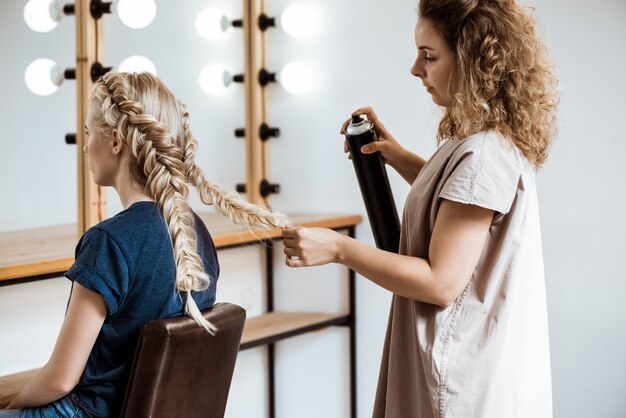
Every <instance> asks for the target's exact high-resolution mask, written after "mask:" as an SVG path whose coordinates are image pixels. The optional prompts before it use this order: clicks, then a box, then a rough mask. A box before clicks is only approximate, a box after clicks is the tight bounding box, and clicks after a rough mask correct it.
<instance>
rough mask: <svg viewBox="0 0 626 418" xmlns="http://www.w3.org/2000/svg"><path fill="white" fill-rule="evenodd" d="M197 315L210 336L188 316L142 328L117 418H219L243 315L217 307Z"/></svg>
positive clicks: (234, 307) (228, 306)
mask: <svg viewBox="0 0 626 418" xmlns="http://www.w3.org/2000/svg"><path fill="white" fill-rule="evenodd" d="M202 314H203V315H204V317H205V318H206V319H207V320H209V321H210V322H211V323H213V324H215V325H216V326H217V328H218V331H217V333H216V335H215V336H212V335H210V334H209V333H208V332H206V331H205V330H204V328H202V327H200V326H198V324H196V322H195V321H194V320H193V319H191V318H189V317H187V316H183V317H178V318H170V319H162V320H157V321H150V322H148V323H147V324H146V325H145V327H144V328H143V330H142V331H141V334H140V336H139V341H138V343H137V349H136V352H135V359H134V362H133V366H132V368H131V372H130V378H129V382H128V387H127V389H126V397H125V399H124V405H123V407H122V413H121V415H120V416H121V417H122V418H143V417H152V418H161V417H162V418H200V417H201V418H218V417H219V418H223V416H224V411H225V409H226V401H227V399H228V391H229V389H230V383H231V380H232V376H233V371H234V367H235V361H236V359H237V353H238V351H239V342H240V340H241V334H242V332H243V325H244V322H245V318H246V312H245V310H244V309H243V308H241V307H239V306H237V305H233V304H229V303H219V304H216V305H214V306H213V308H211V309H207V310H205V311H202Z"/></svg>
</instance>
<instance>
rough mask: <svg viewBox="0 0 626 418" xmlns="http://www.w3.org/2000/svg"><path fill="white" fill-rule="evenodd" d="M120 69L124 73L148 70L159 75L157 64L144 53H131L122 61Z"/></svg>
mask: <svg viewBox="0 0 626 418" xmlns="http://www.w3.org/2000/svg"><path fill="white" fill-rule="evenodd" d="M119 70H120V71H121V72H123V73H141V72H144V71H146V72H148V73H152V74H154V75H157V70H156V66H155V65H154V63H153V62H152V61H150V60H149V59H148V58H146V57H144V56H143V55H131V56H130V57H128V58H126V59H125V60H124V61H122V62H121V64H120V66H119Z"/></svg>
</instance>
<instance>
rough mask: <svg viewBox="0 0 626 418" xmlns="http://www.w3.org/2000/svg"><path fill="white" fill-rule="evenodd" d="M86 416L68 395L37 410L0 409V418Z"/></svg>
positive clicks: (69, 417) (67, 417)
mask: <svg viewBox="0 0 626 418" xmlns="http://www.w3.org/2000/svg"><path fill="white" fill-rule="evenodd" d="M87 417H89V414H87V413H86V412H85V411H84V410H83V409H82V408H81V407H80V406H79V405H78V404H77V403H76V402H74V401H73V400H72V399H71V398H70V395H67V396H65V397H63V398H61V399H59V400H56V401H54V402H52V403H49V404H48V405H44V406H40V407H39V408H27V409H0V418H87Z"/></svg>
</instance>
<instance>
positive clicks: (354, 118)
mask: <svg viewBox="0 0 626 418" xmlns="http://www.w3.org/2000/svg"><path fill="white" fill-rule="evenodd" d="M351 123H352V124H353V125H357V124H359V123H363V118H362V117H361V115H353V116H352V121H351Z"/></svg>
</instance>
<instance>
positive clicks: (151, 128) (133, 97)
mask: <svg viewBox="0 0 626 418" xmlns="http://www.w3.org/2000/svg"><path fill="white" fill-rule="evenodd" d="M90 109H91V112H92V115H93V120H94V121H95V123H96V126H97V129H98V130H99V131H100V132H101V133H102V135H103V136H104V138H113V137H116V138H118V139H119V140H120V141H122V143H123V144H124V145H125V146H127V147H128V148H129V149H130V150H131V153H132V155H133V163H132V166H131V170H133V175H132V177H133V179H134V180H136V181H138V182H139V183H140V184H141V185H142V186H144V191H145V193H146V194H147V195H149V196H150V197H151V198H153V199H154V201H155V202H156V203H157V205H158V207H159V208H160V210H161V212H162V214H163V218H164V219H165V222H166V224H167V227H168V230H169V234H170V237H171V240H172V247H173V253H174V260H175V263H176V289H177V290H178V292H179V293H181V294H182V293H186V296H187V297H186V299H187V300H186V302H185V313H186V314H187V315H189V316H191V317H192V318H193V319H194V320H195V321H196V322H197V323H198V324H199V325H201V326H203V327H204V328H205V329H206V330H207V331H209V332H210V333H211V334H214V333H215V331H216V329H215V327H214V326H213V324H211V323H209V322H208V321H207V320H206V319H205V318H204V317H203V316H202V314H201V313H200V310H199V309H198V306H197V305H196V303H195V301H194V300H193V298H192V297H191V292H192V291H200V290H204V289H206V288H208V287H209V285H210V283H211V278H210V277H209V276H208V275H207V273H206V272H205V270H204V266H203V264H202V259H201V258H200V256H199V254H198V249H197V247H198V243H197V235H196V232H195V229H194V227H193V216H192V212H191V208H190V206H189V202H188V200H187V195H188V187H187V184H188V183H189V184H192V185H193V186H195V187H196V188H197V189H198V191H199V194H200V198H201V200H202V202H203V203H205V204H206V205H215V208H216V210H217V211H218V212H219V213H221V214H223V215H225V216H227V217H228V218H230V219H231V220H232V221H233V222H235V223H238V224H245V225H246V226H249V225H256V226H261V227H284V226H286V225H287V224H289V223H290V221H289V219H288V218H287V217H286V216H284V215H281V214H277V213H272V212H270V211H268V210H267V209H265V208H262V207H259V206H256V205H252V204H250V203H248V202H246V201H244V200H243V199H241V197H240V196H239V194H237V193H236V192H232V191H225V190H224V189H222V188H220V187H219V186H217V185H215V184H213V183H211V182H210V181H209V180H208V179H207V177H206V176H205V174H204V172H203V171H202V169H201V168H200V167H199V166H198V165H197V163H196V160H195V158H194V155H195V152H196V149H197V147H198V143H197V141H196V139H195V138H194V137H193V135H192V134H191V131H190V130H189V125H188V122H187V121H188V118H189V114H188V113H187V111H186V110H185V107H184V105H183V104H182V103H181V102H180V101H178V100H177V99H176V98H175V97H174V95H173V94H172V92H171V91H170V90H169V89H168V88H167V87H166V86H165V84H164V83H163V82H162V81H161V80H159V79H158V78H157V77H155V76H154V75H152V74H150V73H139V74H136V73H107V74H105V75H104V76H103V77H101V78H100V79H99V80H98V81H97V82H96V83H95V85H94V86H93V90H92V96H91V102H90Z"/></svg>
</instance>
